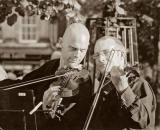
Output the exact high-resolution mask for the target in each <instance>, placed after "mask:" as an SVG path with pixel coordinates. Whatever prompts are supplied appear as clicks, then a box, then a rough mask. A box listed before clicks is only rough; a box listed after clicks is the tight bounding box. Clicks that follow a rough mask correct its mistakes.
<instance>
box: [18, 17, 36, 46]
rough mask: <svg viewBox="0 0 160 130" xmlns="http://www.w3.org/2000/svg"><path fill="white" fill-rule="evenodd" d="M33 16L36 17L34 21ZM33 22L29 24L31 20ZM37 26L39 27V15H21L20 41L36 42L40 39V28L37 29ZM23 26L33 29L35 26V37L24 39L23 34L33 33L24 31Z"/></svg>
mask: <svg viewBox="0 0 160 130" xmlns="http://www.w3.org/2000/svg"><path fill="white" fill-rule="evenodd" d="M33 18H34V22H33ZM31 20H32V22H33V23H31V24H29V22H31ZM37 27H38V20H37V17H36V16H35V15H34V16H27V15H26V16H25V17H21V18H20V29H19V41H20V42H21V43H36V42H37V41H38V30H37ZM23 28H26V29H33V28H35V32H33V31H32V32H31V33H33V35H35V39H33V40H32V39H24V38H23V35H26V36H27V35H32V34H31V33H28V31H26V32H23Z"/></svg>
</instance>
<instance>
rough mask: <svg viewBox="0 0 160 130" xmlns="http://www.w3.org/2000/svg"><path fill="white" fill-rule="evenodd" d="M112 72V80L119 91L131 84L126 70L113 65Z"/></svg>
mask: <svg viewBox="0 0 160 130" xmlns="http://www.w3.org/2000/svg"><path fill="white" fill-rule="evenodd" d="M110 74H111V81H112V83H113V85H114V86H115V88H116V90H117V91H118V92H119V93H121V92H123V91H124V90H125V89H126V88H127V87H128V86H129V85H128V78H127V77H126V74H125V72H124V71H123V70H122V69H120V68H119V67H116V66H114V67H112V69H111V72H110Z"/></svg>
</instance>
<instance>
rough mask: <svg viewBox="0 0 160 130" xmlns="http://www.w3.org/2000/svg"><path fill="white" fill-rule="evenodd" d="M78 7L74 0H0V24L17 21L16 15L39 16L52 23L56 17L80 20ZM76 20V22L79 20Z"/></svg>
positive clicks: (11, 23)
mask: <svg viewBox="0 0 160 130" xmlns="http://www.w3.org/2000/svg"><path fill="white" fill-rule="evenodd" d="M79 9H80V5H79V4H78V2H77V1H76V0H0V23H2V22H4V21H5V20H7V23H8V25H11V26H12V25H13V24H14V23H15V22H16V21H17V15H20V16H22V17H24V16H25V15H29V16H32V15H35V14H36V15H40V18H41V20H49V21H51V22H54V19H55V18H57V17H62V15H65V16H66V17H67V18H71V19H75V20H77V18H79V19H80V14H79V11H78V10H79ZM79 19H78V20H79Z"/></svg>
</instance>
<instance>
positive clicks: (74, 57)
mask: <svg viewBox="0 0 160 130" xmlns="http://www.w3.org/2000/svg"><path fill="white" fill-rule="evenodd" d="M87 49H88V44H86V43H75V42H73V43H68V45H67V46H65V48H63V51H62V55H63V59H64V64H65V65H66V66H68V67H71V68H74V66H77V65H79V64H80V63H81V62H82V60H83V59H84V57H85V55H86V52H87Z"/></svg>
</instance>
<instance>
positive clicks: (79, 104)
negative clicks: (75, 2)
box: [3, 23, 91, 130]
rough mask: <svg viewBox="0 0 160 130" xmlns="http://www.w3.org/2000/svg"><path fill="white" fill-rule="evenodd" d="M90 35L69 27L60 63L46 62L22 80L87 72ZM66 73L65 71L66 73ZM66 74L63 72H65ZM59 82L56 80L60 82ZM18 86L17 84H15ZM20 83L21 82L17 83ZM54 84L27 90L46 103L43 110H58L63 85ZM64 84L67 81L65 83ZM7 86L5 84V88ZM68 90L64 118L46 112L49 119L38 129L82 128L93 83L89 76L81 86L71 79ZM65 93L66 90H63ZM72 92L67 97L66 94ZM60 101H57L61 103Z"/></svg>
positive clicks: (78, 26)
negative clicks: (86, 63)
mask: <svg viewBox="0 0 160 130" xmlns="http://www.w3.org/2000/svg"><path fill="white" fill-rule="evenodd" d="M89 39H90V34H89V31H88V29H87V28H86V27H85V26H84V25H83V24H80V23H73V24H71V25H69V26H68V27H67V29H66V30H65V32H64V35H63V38H62V52H61V57H60V59H58V60H51V61H49V62H47V63H45V64H44V65H43V66H41V67H40V68H38V69H37V70H34V71H33V72H31V73H29V74H27V75H26V76H25V77H24V78H23V79H22V81H28V80H32V79H36V78H40V77H44V76H48V75H54V74H57V73H58V72H59V71H61V70H65V69H67V68H70V69H75V70H77V71H78V72H80V71H81V70H82V69H83V65H82V64H81V63H82V60H83V59H84V57H85V55H86V52H87V49H88V45H89ZM64 72H65V71H64ZM62 73H63V72H62ZM56 81H57V79H56V80H55V81H54V82H56ZM12 82H14V83H15V81H12ZM16 82H19V81H16ZM54 82H53V81H45V82H41V83H37V84H34V85H30V86H27V88H33V89H34V93H35V97H36V104H37V103H39V102H40V101H43V110H52V109H54V108H53V106H54V103H55V97H56V96H57V95H58V94H59V91H60V88H61V87H62V86H60V85H58V84H56V85H55V83H54ZM62 82H63V81H62ZM3 86H4V85H3ZM67 87H68V89H67V88H65V93H64V94H63V92H62V93H61V94H62V95H63V96H62V95H60V98H62V103H61V105H63V108H62V109H63V110H62V109H61V113H60V114H61V115H63V117H62V118H61V119H60V115H59V116H58V115H55V113H54V112H53V113H52V112H50V113H46V114H47V117H48V119H46V118H45V117H44V116H41V117H40V120H37V121H40V123H39V122H38V127H40V129H41V130H43V129H44V130H46V129H47V130H50V129H52V130H54V129H55V130H64V129H66V130H71V129H73V130H78V129H79V128H81V127H82V124H83V123H84V120H85V117H86V115H87V111H88V108H87V107H89V106H88V104H89V103H88V102H89V101H90V95H91V80H90V78H88V77H86V79H85V80H84V81H83V82H80V83H77V82H76V81H75V80H74V79H72V80H69V82H68V84H67ZM62 91H63V90H62ZM66 93H69V94H70V96H69V97H67V96H66V95H65V94H66ZM60 98H58V99H57V100H58V101H59V100H61V99H60Z"/></svg>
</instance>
